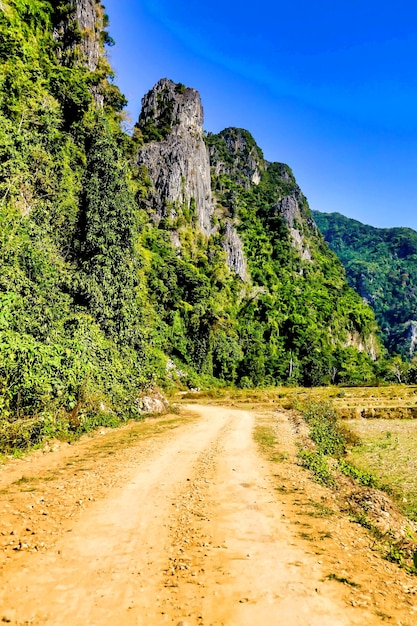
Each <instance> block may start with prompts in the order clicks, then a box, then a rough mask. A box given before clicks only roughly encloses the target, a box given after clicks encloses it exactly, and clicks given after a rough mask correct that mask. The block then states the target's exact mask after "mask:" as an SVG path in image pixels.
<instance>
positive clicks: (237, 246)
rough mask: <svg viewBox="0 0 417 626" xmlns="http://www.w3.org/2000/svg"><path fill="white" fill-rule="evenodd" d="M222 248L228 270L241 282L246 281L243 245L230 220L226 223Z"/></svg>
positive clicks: (246, 273)
mask: <svg viewBox="0 0 417 626" xmlns="http://www.w3.org/2000/svg"><path fill="white" fill-rule="evenodd" d="M223 248H224V251H225V252H226V261H227V265H228V267H229V269H230V270H231V271H232V272H235V273H236V274H237V275H238V276H240V278H241V279H242V280H243V281H247V279H248V272H247V268H246V261H245V255H244V252H243V244H242V241H241V239H240V237H239V235H238V234H237V232H236V228H235V227H234V225H233V223H232V222H231V221H230V220H227V222H226V227H225V233H224V240H223Z"/></svg>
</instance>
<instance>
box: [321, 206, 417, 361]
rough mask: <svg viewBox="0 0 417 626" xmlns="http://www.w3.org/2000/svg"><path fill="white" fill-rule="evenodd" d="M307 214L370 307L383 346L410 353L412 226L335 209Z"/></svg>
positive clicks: (414, 291) (415, 292)
mask: <svg viewBox="0 0 417 626" xmlns="http://www.w3.org/2000/svg"><path fill="white" fill-rule="evenodd" d="M313 215H314V219H315V221H316V223H317V225H318V227H319V228H320V230H321V232H322V233H323V235H324V237H325V239H326V241H327V243H328V244H329V246H330V247H331V248H332V250H334V252H336V254H337V256H338V257H339V259H340V260H341V262H342V263H343V265H344V267H345V269H346V276H347V279H348V282H349V284H350V285H351V286H352V287H353V288H354V289H355V290H356V291H357V292H358V293H359V294H360V295H361V296H362V298H364V299H365V300H366V301H367V302H368V303H369V304H370V305H371V307H372V308H373V310H374V312H375V316H376V319H377V321H378V324H379V326H380V328H381V332H382V337H383V340H384V343H385V345H386V347H387V348H388V350H389V351H390V352H391V353H398V354H401V356H402V357H403V358H406V359H409V358H411V357H412V356H413V354H414V352H415V348H416V341H417V337H415V335H416V330H417V232H415V231H414V230H412V229H411V228H374V227H372V226H367V225H365V224H361V223H360V222H357V221H356V220H352V219H348V218H347V217H344V216H343V215H340V213H319V212H317V211H316V212H314V213H313Z"/></svg>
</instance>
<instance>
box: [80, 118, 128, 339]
mask: <svg viewBox="0 0 417 626" xmlns="http://www.w3.org/2000/svg"><path fill="white" fill-rule="evenodd" d="M134 233H135V205H134V198H133V194H132V193H131V191H130V189H129V185H128V181H127V174H126V169H125V164H124V163H123V161H122V159H121V155H120V153H119V150H118V148H117V145H116V142H115V139H114V135H112V133H111V130H110V128H109V124H108V122H107V121H106V120H105V119H104V118H102V117H99V118H98V120H97V122H96V124H95V126H94V128H93V129H92V133H91V142H90V145H89V147H88V149H87V166H86V171H85V176H84V184H83V191H82V195H81V206H80V217H79V225H78V235H77V240H78V241H77V247H78V248H79V249H78V256H79V265H80V272H81V276H82V278H81V281H80V288H79V296H80V301H81V302H82V303H84V304H86V305H87V307H88V309H89V312H90V313H91V314H92V315H93V316H94V317H95V318H96V320H97V321H98V323H99V324H100V326H101V327H102V329H103V330H104V331H105V332H106V334H107V335H108V336H110V337H112V338H113V339H114V340H115V341H116V342H117V343H119V344H122V345H131V346H137V345H138V342H139V331H138V311H137V306H136V305H135V300H136V298H135V289H136V287H137V272H136V267H135V265H136V262H137V261H136V259H135V255H134Z"/></svg>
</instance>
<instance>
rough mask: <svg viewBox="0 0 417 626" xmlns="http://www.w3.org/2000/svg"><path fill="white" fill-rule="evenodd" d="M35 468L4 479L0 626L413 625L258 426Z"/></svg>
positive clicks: (339, 518) (362, 541) (250, 418)
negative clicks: (267, 449)
mask: <svg viewBox="0 0 417 626" xmlns="http://www.w3.org/2000/svg"><path fill="white" fill-rule="evenodd" d="M193 409H194V410H195V411H197V412H198V414H199V417H196V418H195V419H188V420H186V421H185V422H184V421H181V420H177V419H175V420H171V419H170V418H162V419H159V420H155V421H153V422H151V421H148V422H147V423H146V424H134V425H131V426H129V427H128V428H125V429H123V430H122V431H118V432H107V433H105V434H102V435H100V434H97V435H96V436H95V437H93V438H91V439H85V440H84V441H82V442H79V443H77V444H74V445H73V446H66V445H60V446H58V447H57V449H56V450H52V451H51V452H50V453H47V454H41V453H39V452H38V453H33V454H31V455H29V457H27V458H26V459H23V460H18V461H13V462H12V463H10V464H8V465H6V466H5V467H4V468H3V469H2V471H1V475H0V489H1V499H2V503H1V505H0V511H1V515H2V525H1V528H2V531H1V532H2V534H1V536H0V546H1V547H2V562H1V573H0V576H1V580H0V583H1V585H0V607H1V608H0V620H1V619H3V622H9V623H11V624H15V625H18V624H19V625H23V624H35V625H38V624H39V625H41V624H50V625H65V626H68V625H71V626H78V625H81V624H82V625H83V626H85V625H87V624H91V625H94V626H101V625H107V624H116V625H123V626H124V625H127V626H129V625H142V624H143V625H145V624H146V625H147V626H149V625H152V626H153V625H159V624H176V625H178V624H182V625H183V626H185V625H188V626H194V625H197V624H201V625H206V626H208V625H212V626H220V625H225V626H246V625H249V624H250V625H253V624H264V625H265V626H267V625H271V626H272V625H276V624H291V625H298V624H299V625H315V624H317V625H320V626H325V625H329V626H335V625H345V624H346V625H347V624H352V625H353V624H358V625H361V626H362V625H363V624H367V625H373V624H381V623H385V622H386V621H387V622H388V623H392V624H403V625H404V626H406V625H410V626H411V624H413V623H415V617H413V615H415V614H414V608H413V605H414V598H415V595H414V592H415V587H417V581H414V579H413V578H412V577H411V576H408V575H407V574H405V572H403V571H401V570H399V569H398V568H397V567H396V566H395V565H392V564H390V563H387V562H385V561H383V560H382V559H381V558H380V556H379V555H378V554H377V553H375V552H373V551H372V542H371V539H370V538H369V537H368V535H367V534H366V532H365V531H364V530H363V529H362V528H360V527H359V526H357V525H356V524H352V523H351V522H349V520H348V519H346V517H344V516H343V515H341V514H340V513H339V512H338V508H337V506H336V504H335V502H334V499H333V497H332V494H331V493H330V492H328V491H327V490H326V489H322V488H320V487H319V486H318V485H316V484H314V483H312V482H311V481H310V479H309V476H308V473H307V472H305V471H304V470H302V469H301V468H299V467H298V466H297V465H296V464H295V463H294V452H295V449H294V433H293V432H292V425H291V423H290V422H289V421H288V418H287V414H286V413H285V412H283V413H265V414H263V415H262V416H258V420H259V421H260V422H265V423H266V422H267V423H268V424H272V425H273V427H274V428H275V430H276V433H277V436H278V439H279V441H280V442H281V448H282V460H281V462H280V463H276V462H275V463H272V462H269V461H267V460H264V459H263V458H262V457H261V456H260V455H259V453H258V451H257V448H256V445H255V444H254V442H253V438H252V430H253V425H254V421H255V414H254V413H253V412H247V411H239V410H232V409H226V408H222V407H193Z"/></svg>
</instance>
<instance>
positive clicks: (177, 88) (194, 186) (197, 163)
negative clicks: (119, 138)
mask: <svg viewBox="0 0 417 626" xmlns="http://www.w3.org/2000/svg"><path fill="white" fill-rule="evenodd" d="M202 124H203V107H202V105H201V100H200V95H199V94H198V92H197V91H196V90H195V89H190V88H185V87H183V86H182V85H176V84H175V83H173V82H172V81H170V80H167V79H165V78H163V79H161V80H160V81H159V82H158V83H157V84H156V85H155V87H154V88H153V89H151V90H150V91H149V92H148V93H147V94H146V95H145V97H144V98H143V101H142V112H141V114H140V118H139V122H138V124H137V128H138V129H139V130H140V131H141V132H142V134H143V137H144V140H145V145H144V146H143V147H142V148H141V149H140V150H139V153H138V164H139V165H144V166H146V168H147V172H148V174H149V177H150V178H151V180H152V182H153V187H154V192H153V194H152V201H151V204H152V209H153V212H154V216H155V220H156V221H159V220H160V219H161V218H168V219H171V220H172V219H175V218H177V217H180V216H184V215H185V216H187V217H188V216H189V217H191V218H193V217H195V219H196V222H197V225H198V226H199V228H200V229H201V231H202V232H203V233H204V234H205V235H210V233H211V231H212V224H211V217H212V215H213V208H214V207H213V199H212V194H211V185H210V164H209V156H208V151H207V148H206V145H205V143H204V136H203V127H202Z"/></svg>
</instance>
